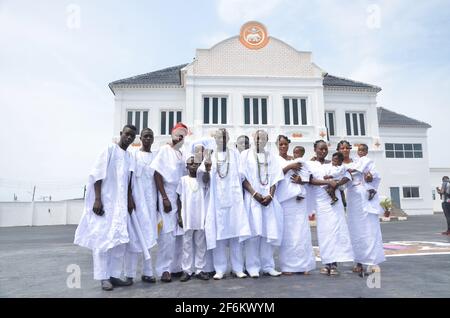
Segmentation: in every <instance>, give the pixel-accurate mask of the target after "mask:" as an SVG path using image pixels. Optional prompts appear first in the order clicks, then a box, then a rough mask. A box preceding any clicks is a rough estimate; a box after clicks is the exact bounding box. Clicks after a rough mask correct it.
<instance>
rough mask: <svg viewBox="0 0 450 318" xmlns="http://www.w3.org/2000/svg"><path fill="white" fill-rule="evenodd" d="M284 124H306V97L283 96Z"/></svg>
mask: <svg viewBox="0 0 450 318" xmlns="http://www.w3.org/2000/svg"><path fill="white" fill-rule="evenodd" d="M283 101H284V124H285V125H307V124H308V119H307V116H306V99H304V98H284V99H283Z"/></svg>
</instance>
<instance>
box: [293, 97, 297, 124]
mask: <svg viewBox="0 0 450 318" xmlns="http://www.w3.org/2000/svg"><path fill="white" fill-rule="evenodd" d="M292 112H293V115H292V117H294V118H293V122H294V125H298V100H297V99H296V98H294V99H292Z"/></svg>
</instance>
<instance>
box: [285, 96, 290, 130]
mask: <svg viewBox="0 0 450 318" xmlns="http://www.w3.org/2000/svg"><path fill="white" fill-rule="evenodd" d="M284 124H285V125H290V124H291V112H290V111H289V99H288V98H285V99H284Z"/></svg>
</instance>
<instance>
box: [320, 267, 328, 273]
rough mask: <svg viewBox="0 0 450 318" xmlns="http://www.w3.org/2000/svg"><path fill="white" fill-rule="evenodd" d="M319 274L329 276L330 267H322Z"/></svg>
mask: <svg viewBox="0 0 450 318" xmlns="http://www.w3.org/2000/svg"><path fill="white" fill-rule="evenodd" d="M320 273H321V274H323V275H330V267H329V266H324V267H322V268H321V269H320Z"/></svg>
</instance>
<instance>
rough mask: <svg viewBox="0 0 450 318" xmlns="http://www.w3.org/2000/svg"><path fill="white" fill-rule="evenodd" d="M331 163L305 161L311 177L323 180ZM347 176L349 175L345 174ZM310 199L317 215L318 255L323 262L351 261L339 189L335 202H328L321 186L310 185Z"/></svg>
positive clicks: (326, 194)
mask: <svg viewBox="0 0 450 318" xmlns="http://www.w3.org/2000/svg"><path fill="white" fill-rule="evenodd" d="M327 165H331V164H323V165H322V164H321V163H320V162H319V161H308V162H307V163H306V166H307V168H308V169H309V171H310V173H311V175H312V176H313V178H315V179H318V180H323V177H324V176H325V174H326V172H327V169H328V168H329V166H327ZM347 178H349V179H351V176H350V175H349V174H347ZM311 194H312V197H311V200H314V205H315V208H314V210H315V211H316V217H317V238H318V241H319V250H320V257H321V259H322V263H323V264H331V263H334V262H351V261H353V250H352V244H351V241H350V234H349V231H348V227H347V222H346V220H345V212H344V206H343V204H342V198H341V195H340V192H339V191H336V197H337V198H338V199H339V201H338V202H336V204H334V205H331V204H330V196H329V195H328V193H327V191H326V190H325V188H324V187H322V186H311Z"/></svg>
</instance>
